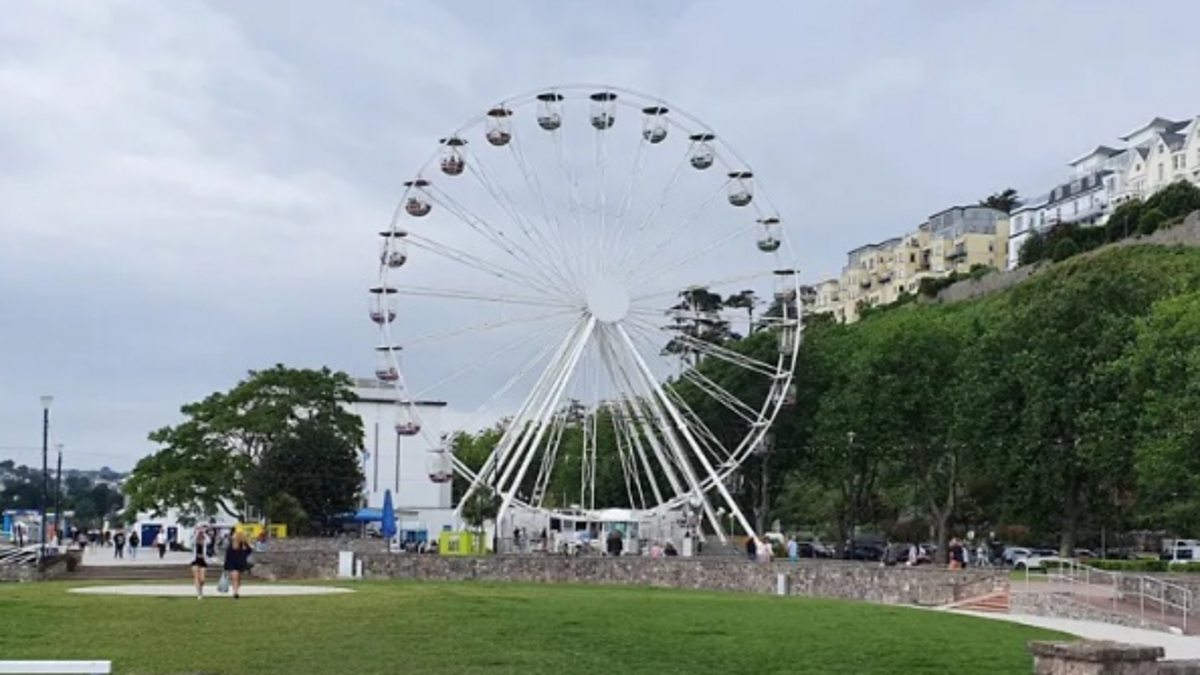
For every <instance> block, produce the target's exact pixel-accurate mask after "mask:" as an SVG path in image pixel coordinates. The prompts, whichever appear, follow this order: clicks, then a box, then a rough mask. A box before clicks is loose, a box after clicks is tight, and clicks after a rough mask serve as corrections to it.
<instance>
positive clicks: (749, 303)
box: [725, 289, 759, 335]
mask: <svg viewBox="0 0 1200 675" xmlns="http://www.w3.org/2000/svg"><path fill="white" fill-rule="evenodd" d="M758 305H759V300H758V296H757V295H755V294H754V291H752V290H749V289H747V290H744V291H742V292H740V293H734V294H733V295H731V296H729V297H728V298H725V306H726V307H732V308H735V309H738V308H740V309H745V310H746V335H749V334H751V333H753V332H754V308H755V307H757V306H758Z"/></svg>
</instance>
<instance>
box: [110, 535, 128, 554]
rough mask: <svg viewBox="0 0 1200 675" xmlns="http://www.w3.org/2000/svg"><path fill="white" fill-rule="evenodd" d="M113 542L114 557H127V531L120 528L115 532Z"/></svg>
mask: <svg viewBox="0 0 1200 675" xmlns="http://www.w3.org/2000/svg"><path fill="white" fill-rule="evenodd" d="M112 543H113V557H114V558H122V559H124V558H125V533H124V532H122V531H120V530H117V531H116V533H114V534H113V538H112Z"/></svg>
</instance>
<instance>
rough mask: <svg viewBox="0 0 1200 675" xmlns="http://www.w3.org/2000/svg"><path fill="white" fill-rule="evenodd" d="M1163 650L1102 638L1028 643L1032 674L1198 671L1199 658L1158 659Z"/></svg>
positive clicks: (1180, 674)
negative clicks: (1181, 659)
mask: <svg viewBox="0 0 1200 675" xmlns="http://www.w3.org/2000/svg"><path fill="white" fill-rule="evenodd" d="M1163 652H1164V650H1163V648H1162V647H1149V646H1145V645H1130V644H1122V643H1119V642H1107V641H1103V640H1078V641H1075V642H1041V641H1034V642H1030V643H1029V653H1030V654H1032V655H1033V672H1034V673H1035V674H1036V675H1200V661H1160V660H1159V659H1161V658H1162V657H1163Z"/></svg>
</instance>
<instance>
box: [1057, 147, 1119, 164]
mask: <svg viewBox="0 0 1200 675" xmlns="http://www.w3.org/2000/svg"><path fill="white" fill-rule="evenodd" d="M1122 152H1124V151H1123V150H1117V149H1116V148H1110V147H1108V146H1107V145H1097V146H1096V149H1095V150H1092V151H1091V152H1089V153H1087V154H1086V155H1081V156H1079V157H1077V158H1075V159H1073V160H1071V161H1070V162H1067V164H1068V165H1070V166H1075V165H1076V164H1079V163H1081V162H1083V161H1084V160H1085V159H1091V158H1092V157H1095V156H1096V155H1099V156H1101V157H1112V156H1114V155H1119V154H1121V153H1122Z"/></svg>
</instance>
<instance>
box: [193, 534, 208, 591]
mask: <svg viewBox="0 0 1200 675" xmlns="http://www.w3.org/2000/svg"><path fill="white" fill-rule="evenodd" d="M208 537H209V534H208V530H207V529H206V528H205V527H204V526H203V525H201V526H200V527H197V528H196V532H195V533H194V534H193V535H192V581H193V582H194V583H195V584H196V599H197V600H203V599H204V574H205V572H207V571H208V561H207V560H205V559H204V548H205V546H206V545H207V543H208Z"/></svg>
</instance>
